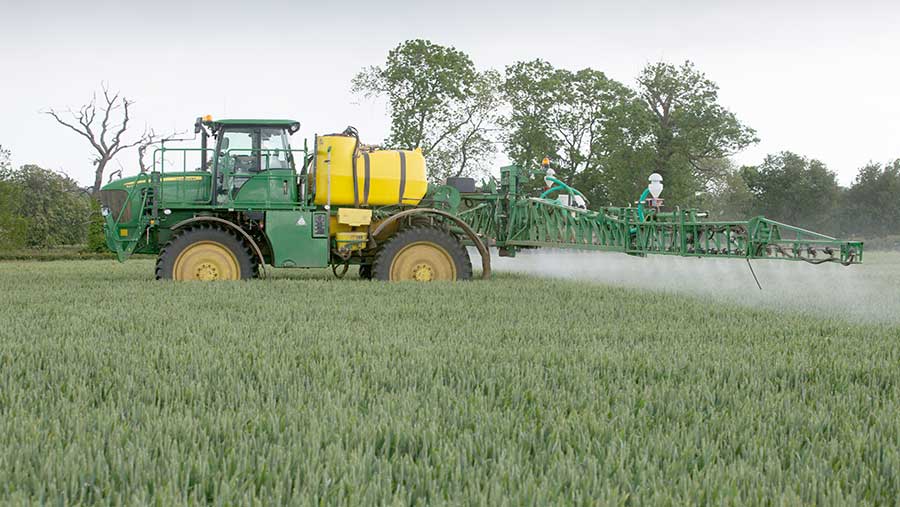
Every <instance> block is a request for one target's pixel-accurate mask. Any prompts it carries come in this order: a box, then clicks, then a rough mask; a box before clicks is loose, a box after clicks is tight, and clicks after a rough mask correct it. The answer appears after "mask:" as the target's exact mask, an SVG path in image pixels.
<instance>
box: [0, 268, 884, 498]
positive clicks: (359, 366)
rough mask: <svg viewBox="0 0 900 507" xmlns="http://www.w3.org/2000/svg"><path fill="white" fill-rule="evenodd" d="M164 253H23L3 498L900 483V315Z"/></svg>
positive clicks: (659, 491)
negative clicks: (892, 320) (865, 318)
mask: <svg viewBox="0 0 900 507" xmlns="http://www.w3.org/2000/svg"><path fill="white" fill-rule="evenodd" d="M152 272H153V261H152V260H146V261H134V262H131V263H128V264H125V265H118V264H116V263H114V262H97V261H90V262H56V263H0V287H3V288H4V290H3V291H0V321H2V322H4V325H3V326H0V387H2V389H0V411H2V414H3V417H0V485H2V486H0V503H3V504H33V503H48V504H60V505H63V504H65V505H81V504H103V505H105V504H154V505H157V504H158V505H183V504H216V505H219V504H221V505H288V504H298V505H305V504H315V505H320V504H329V505H425V504H461V505H505V504H510V505H569V504H578V503H585V504H601V505H704V504H708V505H739V504H746V503H751V504H752V503H763V504H765V503H771V504H778V505H781V504H785V505H787V504H791V505H795V504H797V505H799V504H817V505H862V504H872V505H880V504H881V505H890V504H893V503H895V501H896V499H897V498H898V497H900V485H898V482H897V480H896V474H895V473H894V472H892V470H894V469H893V468H892V467H895V464H896V463H897V462H898V461H900V426H898V424H897V413H898V411H900V369H898V368H897V363H898V361H900V348H898V347H897V339H896V337H897V336H898V333H900V330H898V328H896V327H892V326H888V325H882V324H851V323H848V322H844V321H839V320H835V319H830V318H816V317H810V316H808V315H801V314H796V313H787V312H772V311H760V310H755V309H749V308H746V307H737V306H731V305H726V304H717V303H713V302H710V301H707V300H701V299H695V298H691V297H685V296H684V295H675V294H660V293H654V292H646V291H635V290H625V289H621V288H615V287H606V286H595V285H589V284H584V283H572V282H564V281H548V280H535V279H528V278H515V277H505V278H498V279H496V280H494V281H492V282H490V283H479V282H473V283H458V284H440V283H436V284H382V283H367V282H356V281H353V280H343V281H333V280H332V279H331V278H330V277H331V274H330V273H328V274H327V275H325V277H323V276H321V275H316V274H313V273H310V274H298V273H296V272H291V273H290V274H284V273H281V272H276V273H274V276H273V278H272V279H269V280H262V281H255V282H250V283H221V284H206V285H205V284H190V283H182V284H173V283H157V282H154V281H153V280H152ZM893 273H894V276H896V273H897V271H896V270H895V271H893ZM286 276H291V277H295V279H284V277H286ZM748 276H749V275H748ZM296 277H299V278H300V279H296ZM310 295H315V296H314V297H310ZM277 301H302V302H303V304H300V305H284V304H278V303H277ZM548 301H553V302H559V303H560V304H561V306H560V307H559V308H557V309H556V310H559V311H552V310H551V311H535V309H536V308H546V307H547V303H548ZM273 302H276V303H273ZM373 302H377V308H378V312H377V314H378V318H372V317H371V309H372V305H373ZM510 302H512V304H510ZM885 304H890V303H889V302H885ZM226 315H227V319H224V318H223V316H226Z"/></svg>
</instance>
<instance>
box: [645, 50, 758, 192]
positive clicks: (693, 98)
mask: <svg viewBox="0 0 900 507" xmlns="http://www.w3.org/2000/svg"><path fill="white" fill-rule="evenodd" d="M637 82H638V94H639V95H640V97H641V99H642V100H643V101H644V103H645V104H646V107H647V109H648V110H649V112H650V113H651V118H652V125H651V135H652V137H653V147H654V160H653V170H655V171H656V172H658V173H660V174H662V176H663V178H664V180H665V183H666V192H667V194H668V197H670V198H672V197H675V198H677V199H679V201H678V202H684V200H691V199H692V198H693V196H695V195H697V194H698V193H699V192H702V191H705V190H707V189H709V188H710V186H712V185H716V184H718V183H720V182H721V179H722V178H723V177H725V176H726V174H725V173H722V172H720V171H716V170H715V168H716V166H715V164H712V165H711V164H709V163H708V162H709V161H712V160H718V159H722V158H725V157H728V156H730V155H733V154H734V153H736V152H738V151H740V150H742V149H743V148H745V147H747V146H748V145H750V144H753V143H755V142H757V138H756V133H755V132H754V130H753V129H751V128H749V127H747V126H746V125H744V124H743V123H741V122H740V121H739V120H738V119H737V117H736V116H735V115H734V113H732V112H730V111H729V110H727V109H726V108H725V107H724V106H722V105H721V104H719V97H718V86H717V85H716V84H715V83H714V82H713V81H711V80H710V79H708V78H707V77H706V76H705V75H704V74H703V73H702V72H700V71H699V70H697V68H696V67H695V66H694V64H693V63H691V62H690V61H686V62H684V63H683V64H682V65H681V66H678V67H676V66H674V65H672V64H669V63H665V62H659V63H653V64H649V65H647V66H646V67H644V69H643V70H642V71H641V73H640V75H639V76H638V79H637ZM711 169H712V170H711Z"/></svg>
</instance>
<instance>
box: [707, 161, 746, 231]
mask: <svg viewBox="0 0 900 507" xmlns="http://www.w3.org/2000/svg"><path fill="white" fill-rule="evenodd" d="M703 164H704V165H705V166H707V168H706V169H705V170H707V171H709V172H710V173H715V174H717V176H716V178H715V179H714V180H713V182H712V183H711V184H710V186H709V187H708V188H707V189H706V191H705V192H703V193H701V194H699V195H698V196H697V197H696V198H695V201H696V202H694V203H693V205H695V206H697V207H699V208H701V209H706V210H709V211H710V212H711V213H712V218H713V219H715V220H744V219H747V218H748V217H750V216H751V215H752V214H753V213H754V212H755V210H754V204H755V201H754V195H753V193H752V192H751V191H750V188H749V187H748V186H747V182H746V181H745V180H744V178H743V176H742V175H741V170H740V168H738V167H736V166H735V165H734V163H733V162H732V161H731V160H729V159H727V158H723V159H717V160H710V161H707V162H704V163H703Z"/></svg>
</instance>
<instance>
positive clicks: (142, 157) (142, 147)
mask: <svg viewBox="0 0 900 507" xmlns="http://www.w3.org/2000/svg"><path fill="white" fill-rule="evenodd" d="M184 134H185V132H184V131H177V132H172V133H171V134H168V135H161V134H157V133H156V131H155V130H154V129H152V128H150V129H147V130H145V131H144V135H143V136H142V137H141V140H140V142H139V143H138V149H137V155H138V166H139V167H140V169H141V172H142V173H146V172H150V170H151V169H152V167H150V166H148V165H147V160H146V159H147V150H148V149H150V148H152V147H153V146H157V145H160V144H163V143H167V142H169V141H181V140H183V139H178V138H179V137H180V136H182V135H184Z"/></svg>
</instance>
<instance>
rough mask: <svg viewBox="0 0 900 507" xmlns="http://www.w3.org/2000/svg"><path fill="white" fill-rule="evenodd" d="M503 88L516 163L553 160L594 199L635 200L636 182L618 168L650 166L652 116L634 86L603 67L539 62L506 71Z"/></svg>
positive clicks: (509, 139) (510, 150)
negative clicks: (575, 67) (560, 66)
mask: <svg viewBox="0 0 900 507" xmlns="http://www.w3.org/2000/svg"><path fill="white" fill-rule="evenodd" d="M503 91H504V96H505V98H506V100H507V101H508V103H509V105H510V113H509V116H508V117H507V118H506V121H505V126H506V128H507V136H506V139H505V144H506V148H507V152H508V154H509V156H510V158H511V159H512V160H513V161H514V162H516V163H518V164H520V165H523V166H530V167H535V166H537V165H538V164H539V163H540V160H541V159H542V158H543V157H545V156H548V157H550V158H551V159H552V160H551V164H552V167H553V168H554V170H555V171H556V172H557V174H558V176H559V177H561V178H562V179H564V180H566V181H568V182H570V183H572V184H575V185H576V186H578V187H579V188H580V189H581V190H582V191H584V192H585V193H586V194H587V195H588V197H589V198H590V199H591V200H592V201H593V202H594V203H602V202H605V201H620V200H623V199H633V198H634V197H636V196H632V194H634V190H635V186H634V185H633V184H632V182H631V181H627V182H624V183H623V181H621V173H622V172H621V171H617V170H614V169H612V168H613V167H619V166H632V165H637V166H640V165H643V164H644V163H646V150H645V147H646V145H647V138H646V133H647V118H646V115H645V114H644V111H643V109H642V108H641V107H640V104H639V102H638V101H637V100H636V96H635V94H634V92H632V91H631V90H629V89H628V87H626V86H625V85H623V84H621V83H619V82H617V81H615V80H613V79H610V78H608V77H607V76H606V75H605V74H604V73H603V72H600V71H597V70H593V69H582V70H579V71H576V72H573V71H569V70H566V69H557V68H555V67H553V66H552V65H551V64H549V63H547V62H545V61H543V60H533V61H529V62H518V63H515V64H513V65H511V66H509V67H507V68H506V81H505V83H504V85H503ZM645 177H646V176H645Z"/></svg>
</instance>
